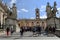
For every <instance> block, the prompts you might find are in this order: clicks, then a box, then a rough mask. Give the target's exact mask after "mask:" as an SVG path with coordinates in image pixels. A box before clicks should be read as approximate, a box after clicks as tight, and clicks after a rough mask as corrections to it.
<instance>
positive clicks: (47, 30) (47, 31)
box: [45, 26, 56, 34]
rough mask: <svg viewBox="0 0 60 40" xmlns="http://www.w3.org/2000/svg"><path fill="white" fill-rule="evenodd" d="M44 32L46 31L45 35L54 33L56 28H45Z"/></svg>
mask: <svg viewBox="0 0 60 40" xmlns="http://www.w3.org/2000/svg"><path fill="white" fill-rule="evenodd" d="M45 31H46V33H47V34H48V33H53V34H54V33H55V31H56V28H55V27H51V26H50V27H46V29H45Z"/></svg>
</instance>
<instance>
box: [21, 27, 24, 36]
mask: <svg viewBox="0 0 60 40" xmlns="http://www.w3.org/2000/svg"><path fill="white" fill-rule="evenodd" d="M23 32H24V29H23V27H21V28H20V35H21V36H23Z"/></svg>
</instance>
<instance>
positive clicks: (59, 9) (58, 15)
mask: <svg viewBox="0 0 60 40" xmlns="http://www.w3.org/2000/svg"><path fill="white" fill-rule="evenodd" d="M57 10H58V13H59V14H57V17H58V18H59V17H60V7H58V8H57Z"/></svg>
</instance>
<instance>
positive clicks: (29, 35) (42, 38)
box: [0, 32, 59, 40]
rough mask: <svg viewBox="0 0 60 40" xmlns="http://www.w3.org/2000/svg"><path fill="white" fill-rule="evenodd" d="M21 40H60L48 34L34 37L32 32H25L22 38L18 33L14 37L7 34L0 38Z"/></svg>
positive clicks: (1, 39)
mask: <svg viewBox="0 0 60 40" xmlns="http://www.w3.org/2000/svg"><path fill="white" fill-rule="evenodd" d="M21 39H23V40H24V39H31V40H32V39H33V40H34V39H35V40H37V39H38V40H39V39H40V40H45V39H46V40H48V39H49V40H52V39H53V40H59V38H58V37H56V36H55V35H53V34H48V35H43V34H41V35H39V36H38V35H35V36H34V35H33V33H32V32H24V35H23V36H22V37H21V36H20V33H19V32H18V33H13V35H10V36H8V37H7V36H6V34H4V35H2V36H0V40H21Z"/></svg>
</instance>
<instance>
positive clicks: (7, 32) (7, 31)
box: [6, 27, 10, 36]
mask: <svg viewBox="0 0 60 40" xmlns="http://www.w3.org/2000/svg"><path fill="white" fill-rule="evenodd" d="M9 31H10V29H9V27H7V29H6V34H7V36H9Z"/></svg>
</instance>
